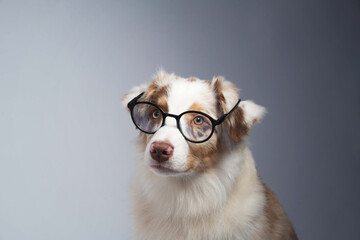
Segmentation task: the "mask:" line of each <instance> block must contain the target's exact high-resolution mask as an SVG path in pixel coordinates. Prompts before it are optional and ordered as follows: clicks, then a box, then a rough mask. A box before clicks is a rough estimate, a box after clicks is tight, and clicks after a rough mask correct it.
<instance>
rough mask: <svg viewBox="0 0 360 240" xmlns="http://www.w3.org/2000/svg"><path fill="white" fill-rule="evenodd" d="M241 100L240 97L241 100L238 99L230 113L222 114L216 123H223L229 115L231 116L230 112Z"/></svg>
mask: <svg viewBox="0 0 360 240" xmlns="http://www.w3.org/2000/svg"><path fill="white" fill-rule="evenodd" d="M240 102H241V99H239V100H238V101H237V103H236V104H235V106H234V107H233V108H232V109H231V110H230V111H229V112H228V113H225V114H224V115H222V116H221V117H219V118H218V119H217V120H216V125H219V124H221V123H222V122H223V121H224V120H225V119H226V118H227V116H229V115H230V113H232V112H233V111H234V110H235V109H236V107H237V106H238V105H239V103H240Z"/></svg>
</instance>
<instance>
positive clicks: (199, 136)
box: [127, 92, 241, 143]
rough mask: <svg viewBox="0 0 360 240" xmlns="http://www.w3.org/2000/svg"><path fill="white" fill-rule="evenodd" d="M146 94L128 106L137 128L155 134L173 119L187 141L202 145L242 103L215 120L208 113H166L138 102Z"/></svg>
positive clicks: (158, 108)
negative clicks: (216, 127) (168, 120)
mask: <svg viewBox="0 0 360 240" xmlns="http://www.w3.org/2000/svg"><path fill="white" fill-rule="evenodd" d="M144 93H145V92H142V93H141V94H139V95H138V96H137V97H135V98H134V99H133V100H131V101H130V102H129V103H128V105H127V106H128V108H129V109H130V112H131V119H132V121H133V122H134V124H135V126H136V127H137V128H138V129H139V130H140V131H142V132H144V133H147V134H154V133H155V132H156V131H157V130H159V129H160V128H161V127H162V126H164V125H165V119H166V118H167V117H173V118H175V119H176V123H177V128H178V129H179V130H180V132H181V134H182V135H183V136H184V138H185V139H186V140H187V141H189V142H192V143H202V142H205V141H207V140H209V139H210V138H211V136H212V135H213V133H214V129H215V126H217V125H219V124H221V123H222V122H224V120H225V119H226V117H227V116H229V114H230V113H232V112H233V111H234V110H235V109H236V107H237V105H238V104H239V103H240V101H241V99H239V101H238V102H237V103H236V104H235V106H234V107H233V108H232V109H231V110H230V111H229V112H228V113H226V114H224V115H222V116H221V117H220V118H218V119H217V120H215V119H213V118H212V117H210V116H209V115H207V114H206V113H203V112H199V111H186V112H183V113H181V114H180V115H174V114H170V113H166V112H164V111H163V110H162V109H161V108H160V107H159V106H158V105H156V104H154V103H151V102H141V101H140V102H138V100H139V98H141V96H142V95H144Z"/></svg>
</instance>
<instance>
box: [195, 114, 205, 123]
mask: <svg viewBox="0 0 360 240" xmlns="http://www.w3.org/2000/svg"><path fill="white" fill-rule="evenodd" d="M193 122H194V123H195V124H196V125H200V124H202V123H203V122H204V118H203V117H201V116H196V117H195V118H194V119H193Z"/></svg>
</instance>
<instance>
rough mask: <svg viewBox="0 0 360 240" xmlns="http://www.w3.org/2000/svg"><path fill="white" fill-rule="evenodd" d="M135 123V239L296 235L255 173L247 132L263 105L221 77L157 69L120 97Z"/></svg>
mask: <svg viewBox="0 0 360 240" xmlns="http://www.w3.org/2000/svg"><path fill="white" fill-rule="evenodd" d="M122 103H123V105H124V106H125V107H126V108H127V109H128V111H129V112H130V115H131V119H132V121H133V122H134V124H135V126H136V128H137V129H138V130H140V131H139V132H140V133H139V136H138V139H137V147H138V156H137V167H136V170H135V179H134V181H133V184H132V187H131V189H132V199H133V221H134V224H133V226H134V231H133V234H134V238H135V239H151V240H161V239H201V240H202V239H221V240H223V239H239V240H260V239H261V240H264V239H266V240H280V239H281V240H285V239H286V240H289V239H290V240H293V239H298V238H297V235H296V233H295V231H294V228H293V226H292V225H291V223H290V221H289V220H288V218H287V216H286V214H285V212H284V210H283V208H282V207H281V205H280V203H279V201H278V200H277V198H276V196H275V195H274V193H273V192H272V191H271V190H270V189H269V188H268V187H267V186H266V185H265V184H264V183H263V181H262V180H261V178H260V177H259V175H258V173H257V171H256V168H255V164H254V160H253V157H252V154H251V152H250V150H249V147H248V140H247V138H248V133H249V131H250V129H251V128H252V127H253V126H254V125H255V124H257V123H258V122H260V121H261V120H262V118H263V116H264V115H265V113H266V110H265V108H264V107H262V106H259V105H257V104H255V103H254V102H252V101H241V100H240V99H239V90H238V89H237V88H236V87H235V86H234V85H233V84H232V83H231V82H229V81H227V80H225V78H224V77H221V76H220V77H214V78H213V79H212V80H200V79H198V78H195V77H190V78H182V77H179V76H177V75H175V74H173V73H171V74H169V73H167V72H165V71H163V70H160V71H158V72H157V74H156V75H155V76H154V77H153V79H152V81H151V83H149V84H145V85H140V86H137V87H134V88H133V89H132V90H131V91H130V92H129V93H128V94H125V95H124V96H123V98H122Z"/></svg>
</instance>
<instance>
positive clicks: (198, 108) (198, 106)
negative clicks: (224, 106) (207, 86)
mask: <svg viewBox="0 0 360 240" xmlns="http://www.w3.org/2000/svg"><path fill="white" fill-rule="evenodd" d="M203 109H204V108H203V107H202V106H201V104H200V103H197V102H194V103H193V104H191V106H190V107H189V109H188V110H189V111H199V112H201V111H203Z"/></svg>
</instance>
